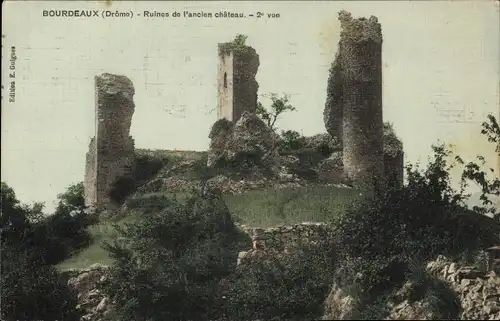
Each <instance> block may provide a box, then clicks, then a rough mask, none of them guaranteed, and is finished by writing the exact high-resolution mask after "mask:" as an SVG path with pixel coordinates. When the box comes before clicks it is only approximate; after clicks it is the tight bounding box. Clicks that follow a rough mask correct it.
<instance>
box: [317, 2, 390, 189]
mask: <svg viewBox="0 0 500 321" xmlns="http://www.w3.org/2000/svg"><path fill="white" fill-rule="evenodd" d="M339 20H340V24H341V34H340V42H339V48H338V52H337V55H336V57H335V60H334V62H333V64H332V67H331V69H330V77H329V79H328V87H327V101H326V106H325V112H324V114H323V116H324V122H325V126H326V128H327V130H328V132H329V133H330V134H331V135H332V136H336V137H338V138H339V139H340V141H341V142H342V150H343V165H344V172H345V174H346V176H347V177H348V178H349V179H350V180H352V182H353V183H354V184H355V185H368V186H369V187H375V188H380V187H382V185H383V180H382V178H383V176H384V175H383V173H384V152H383V118H382V31H381V26H380V24H379V23H378V20H377V18H376V17H373V16H372V17H370V19H366V18H358V19H353V18H352V16H351V14H350V13H348V12H346V11H341V12H340V13H339ZM381 184H382V185H381Z"/></svg>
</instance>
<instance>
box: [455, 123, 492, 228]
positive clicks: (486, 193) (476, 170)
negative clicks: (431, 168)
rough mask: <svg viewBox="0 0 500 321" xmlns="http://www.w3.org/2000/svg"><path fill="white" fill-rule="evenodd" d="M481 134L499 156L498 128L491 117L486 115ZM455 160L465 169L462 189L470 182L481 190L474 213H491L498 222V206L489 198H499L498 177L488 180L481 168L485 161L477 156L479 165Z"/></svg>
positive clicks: (457, 157)
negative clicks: (479, 202)
mask: <svg viewBox="0 0 500 321" xmlns="http://www.w3.org/2000/svg"><path fill="white" fill-rule="evenodd" d="M481 133H482V134H483V135H485V136H486V138H487V139H488V141H489V142H491V143H495V144H497V145H496V147H495V152H496V153H497V154H498V156H500V128H499V126H498V123H497V121H496V119H495V117H494V116H493V115H488V122H483V124H482V130H481ZM455 160H456V161H457V162H458V163H459V164H462V165H465V169H464V171H463V173H462V180H461V184H462V189H463V190H465V188H466V187H467V186H468V182H469V181H471V182H473V183H475V184H477V185H478V186H479V187H480V188H481V196H480V200H481V201H482V206H474V208H473V209H474V211H476V212H479V213H482V214H486V213H491V214H493V216H494V217H496V218H497V219H498V220H499V221H500V208H498V205H495V204H493V202H492V201H491V199H490V196H492V195H494V196H500V177H498V175H497V177H496V178H493V179H488V174H487V172H485V171H483V170H482V168H484V166H485V165H486V162H485V159H484V157H482V156H477V160H478V161H479V164H477V163H474V162H468V163H467V164H465V162H464V161H463V159H462V158H461V157H460V156H456V157H455ZM489 171H490V172H491V173H494V172H495V170H494V169H493V168H490V169H489Z"/></svg>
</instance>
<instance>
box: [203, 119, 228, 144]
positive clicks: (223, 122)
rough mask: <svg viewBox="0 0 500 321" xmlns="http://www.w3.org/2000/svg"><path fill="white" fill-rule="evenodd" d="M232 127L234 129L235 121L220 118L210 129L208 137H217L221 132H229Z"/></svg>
mask: <svg viewBox="0 0 500 321" xmlns="http://www.w3.org/2000/svg"><path fill="white" fill-rule="evenodd" d="M232 129H233V123H232V122H231V121H230V120H227V119H226V118H221V119H218V120H217V121H216V122H215V123H214V124H213V125H212V129H211V130H210V134H209V135H208V138H210V139H214V138H215V137H217V136H219V134H220V133H222V132H228V131H230V130H232Z"/></svg>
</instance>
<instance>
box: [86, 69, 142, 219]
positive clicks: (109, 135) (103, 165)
mask: <svg viewBox="0 0 500 321" xmlns="http://www.w3.org/2000/svg"><path fill="white" fill-rule="evenodd" d="M134 94H135V90H134V86H133V84H132V82H131V81H130V80H129V79H128V78H127V77H125V76H120V75H112V74H107V73H105V74H102V75H100V76H96V77H95V99H96V107H95V109H96V136H95V137H94V138H92V140H91V142H90V146H89V152H88V153H87V155H86V156H87V160H86V166H85V169H86V171H85V180H84V186H85V203H86V205H87V206H91V207H94V208H95V209H97V210H101V209H103V208H104V207H105V206H106V205H107V204H108V202H109V195H108V193H109V190H110V188H111V186H112V184H113V183H114V182H115V181H116V179H118V178H119V177H121V176H123V175H126V174H128V173H130V172H131V171H132V170H133V166H134V140H133V139H132V137H131V136H130V126H131V124H132V115H133V113H134V108H135V104H134V100H133V96H134Z"/></svg>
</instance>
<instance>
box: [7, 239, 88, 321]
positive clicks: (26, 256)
mask: <svg viewBox="0 0 500 321" xmlns="http://www.w3.org/2000/svg"><path fill="white" fill-rule="evenodd" d="M42 263H43V262H40V261H39V260H38V258H37V253H34V252H33V251H29V252H22V251H19V248H14V247H9V246H5V247H4V246H2V260H1V278H0V284H1V289H2V309H1V316H2V320H6V321H14V320H68V321H71V320H75V321H76V320H79V319H80V318H79V316H78V314H77V313H76V311H75V307H76V296H75V295H74V294H73V293H72V292H71V291H70V290H69V288H68V286H67V285H66V282H65V280H64V278H62V277H61V275H60V274H59V273H58V271H57V270H56V269H55V268H54V267H52V266H47V265H43V264H42Z"/></svg>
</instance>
